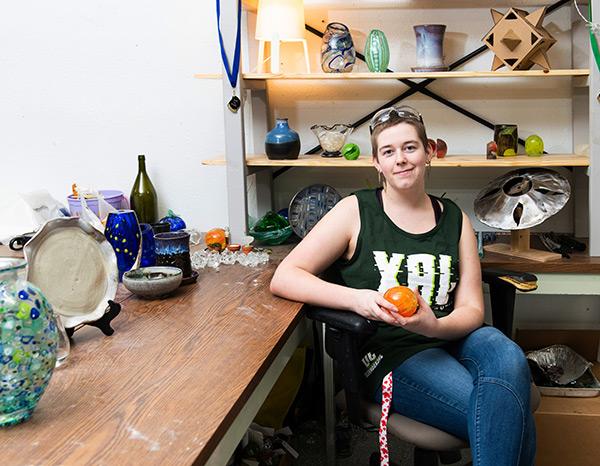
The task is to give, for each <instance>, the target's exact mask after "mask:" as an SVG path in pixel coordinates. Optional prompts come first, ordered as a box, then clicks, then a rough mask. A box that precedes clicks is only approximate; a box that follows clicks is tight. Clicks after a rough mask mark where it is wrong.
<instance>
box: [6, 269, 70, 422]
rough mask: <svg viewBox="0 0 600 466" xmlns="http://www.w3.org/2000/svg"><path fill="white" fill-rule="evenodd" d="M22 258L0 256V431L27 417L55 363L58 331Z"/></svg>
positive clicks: (53, 318)
mask: <svg viewBox="0 0 600 466" xmlns="http://www.w3.org/2000/svg"><path fill="white" fill-rule="evenodd" d="M25 265H26V262H25V261H24V260H22V259H8V258H0V325H1V327H0V330H1V331H0V348H2V351H1V352H0V427H2V426H10V425H14V424H18V423H20V422H23V421H26V420H27V419H29V418H30V417H31V415H32V413H33V410H34V409H35V407H36V405H37V403H38V401H39V399H40V397H41V396H42V394H43V393H44V390H46V387H47V385H48V382H49V381H50V377H51V376H52V372H53V371H54V367H55V364H56V354H57V349H58V340H59V335H58V328H57V325H56V320H55V316H54V313H53V311H52V306H50V304H49V302H48V300H47V299H46V298H45V296H44V295H43V294H42V292H41V291H40V289H39V288H37V287H36V286H35V285H33V284H32V283H29V282H27V281H26V280H24V279H23V278H21V277H20V276H19V272H21V271H22V270H24V269H25Z"/></svg>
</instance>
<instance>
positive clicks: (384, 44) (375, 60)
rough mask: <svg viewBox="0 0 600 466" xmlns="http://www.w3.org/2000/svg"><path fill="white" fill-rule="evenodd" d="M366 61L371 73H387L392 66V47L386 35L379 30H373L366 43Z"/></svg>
mask: <svg viewBox="0 0 600 466" xmlns="http://www.w3.org/2000/svg"><path fill="white" fill-rule="evenodd" d="M365 60H366V62H367V67H368V68H369V71H372V72H375V73H385V71H387V67H388V65H389V64H390V47H389V45H388V41H387V39H386V37H385V34H384V33H383V32H381V31H380V30H379V29H373V30H372V31H371V32H369V35H368V36H367V42H366V43H365Z"/></svg>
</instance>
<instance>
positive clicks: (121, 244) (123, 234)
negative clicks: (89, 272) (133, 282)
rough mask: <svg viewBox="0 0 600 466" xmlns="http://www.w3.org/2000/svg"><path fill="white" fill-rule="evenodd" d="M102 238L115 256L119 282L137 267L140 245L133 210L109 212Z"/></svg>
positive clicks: (137, 226) (139, 236)
mask: <svg viewBox="0 0 600 466" xmlns="http://www.w3.org/2000/svg"><path fill="white" fill-rule="evenodd" d="M104 236H106V239H107V240H108V242H109V243H110V244H111V245H112V247H113V249H114V251H115V254H116V256H117V268H118V269H119V281H122V279H123V274H124V273H125V272H127V271H128V270H131V269H132V268H135V266H136V265H137V259H138V256H139V255H140V249H141V245H142V240H141V236H142V235H141V231H140V224H139V223H138V219H137V216H136V214H135V212H134V211H133V210H118V211H116V212H110V213H109V214H108V217H107V219H106V229H105V230H104Z"/></svg>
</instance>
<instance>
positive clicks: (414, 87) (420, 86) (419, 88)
mask: <svg viewBox="0 0 600 466" xmlns="http://www.w3.org/2000/svg"><path fill="white" fill-rule="evenodd" d="M570 1H571V0H559V1H558V2H556V3H553V4H552V5H550V6H549V7H548V8H547V10H546V13H547V14H550V13H552V12H554V11H556V10H557V9H559V8H561V7H562V6H564V5H566V4H567V3H570ZM304 26H305V28H306V30H307V31H309V32H312V33H313V34H315V35H316V36H318V37H320V38H323V33H322V32H321V31H319V30H317V29H315V28H313V27H312V26H309V25H308V24H305V25H304ZM486 50H488V48H487V46H485V45H482V46H481V47H479V48H478V49H476V50H474V51H472V52H471V53H468V54H467V55H465V56H463V57H462V58H459V59H458V60H456V61H455V62H453V63H451V64H450V65H449V67H448V68H449V69H450V70H454V69H456V68H458V67H460V66H462V65H464V64H465V63H467V62H468V61H470V60H471V59H473V58H475V57H477V56H478V55H481V54H482V53H483V52H485V51H486ZM356 56H357V58H359V59H360V60H363V61H365V56H364V55H363V54H362V53H358V52H356ZM386 72H388V73H392V72H393V70H391V69H389V68H388V69H387V70H386ZM435 80H436V78H428V79H425V80H423V81H421V82H419V83H416V82H414V81H411V80H410V79H406V78H398V81H400V82H402V83H403V84H406V85H407V86H408V87H409V89H407V90H406V91H404V92H403V93H402V94H400V95H399V96H397V97H395V98H393V99H392V100H390V101H388V102H386V103H385V104H383V105H381V106H380V107H378V108H377V109H375V110H373V111H372V112H370V113H369V114H367V115H365V116H364V117H362V118H360V119H359V120H356V121H355V122H354V123H351V124H350V126H352V127H353V128H357V127H358V126H360V125H362V124H364V123H366V122H368V121H369V120H370V119H371V118H372V117H373V115H375V113H377V112H378V111H379V110H382V109H384V108H387V107H391V106H392V105H395V104H397V103H398V102H400V101H402V100H404V99H406V98H408V97H410V96H411V95H413V94H416V93H417V92H420V93H421V94H423V95H426V96H428V97H430V98H432V99H434V100H437V101H438V102H440V103H441V104H443V105H445V106H446V107H449V108H451V109H452V110H455V111H457V112H459V113H461V114H462V115H464V116H466V117H468V118H470V119H472V120H473V121H476V122H477V123H480V124H482V125H483V126H485V127H487V128H490V129H494V123H492V122H490V121H488V120H486V119H485V118H482V117H480V116H478V115H476V114H474V113H473V112H471V111H469V110H467V109H466V108H464V107H461V106H460V105H458V104H455V103H454V102H451V101H449V100H448V99H446V98H445V97H442V96H441V95H439V94H437V93H435V92H433V91H431V90H429V89H427V86H429V85H430V84H431V83H432V82H434V81H435ZM519 144H521V145H525V141H524V140H523V139H522V138H519ZM320 150H321V146H320V145H317V146H315V147H313V148H312V149H310V150H308V151H307V152H305V154H306V155H309V154H316V153H317V152H319V151H320ZM290 168H293V167H283V168H280V169H279V170H276V171H275V172H274V173H273V178H277V177H278V176H280V175H282V174H283V173H285V172H286V171H288V170H289V169H290Z"/></svg>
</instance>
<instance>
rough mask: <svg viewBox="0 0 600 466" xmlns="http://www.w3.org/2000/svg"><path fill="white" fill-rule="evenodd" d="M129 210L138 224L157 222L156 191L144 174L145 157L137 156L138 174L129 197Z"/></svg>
mask: <svg viewBox="0 0 600 466" xmlns="http://www.w3.org/2000/svg"><path fill="white" fill-rule="evenodd" d="M129 203H130V204H131V209H132V210H133V211H135V213H136V215H137V218H138V221H139V222H140V223H155V222H156V221H157V220H158V204H157V200H156V190H155V189H154V186H153V185H152V181H150V177H149V176H148V174H147V173H146V157H145V156H144V155H138V174H137V177H136V178H135V182H134V183H133V188H131V195H130V196H129Z"/></svg>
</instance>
